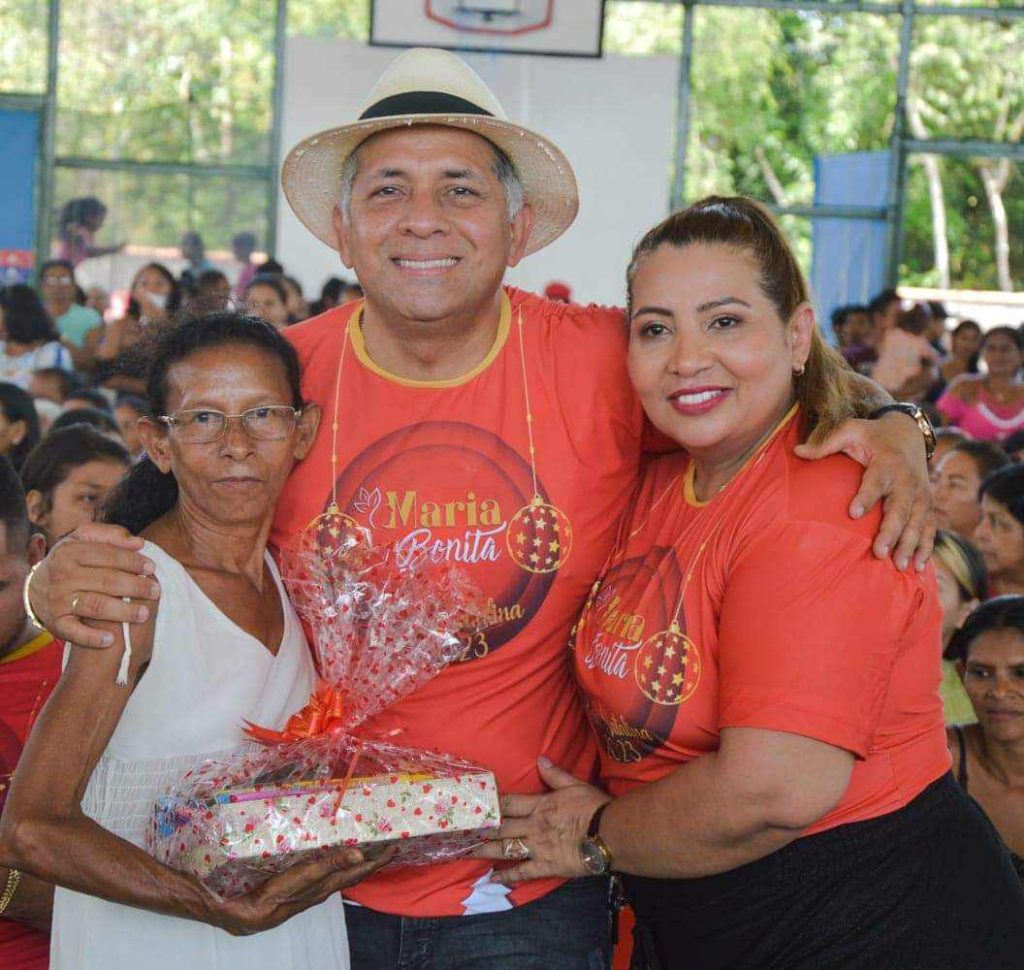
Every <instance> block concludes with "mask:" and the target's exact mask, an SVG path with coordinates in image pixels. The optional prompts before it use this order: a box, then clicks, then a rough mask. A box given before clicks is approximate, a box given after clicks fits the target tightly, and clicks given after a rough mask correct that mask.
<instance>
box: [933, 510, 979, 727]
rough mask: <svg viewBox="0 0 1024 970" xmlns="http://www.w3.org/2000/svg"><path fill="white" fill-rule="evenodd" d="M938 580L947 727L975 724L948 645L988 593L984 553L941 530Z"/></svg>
mask: <svg viewBox="0 0 1024 970" xmlns="http://www.w3.org/2000/svg"><path fill="white" fill-rule="evenodd" d="M934 561H935V578H936V580H937V581H938V585H939V602H940V603H941V604H942V650H943V654H942V655H943V657H944V658H945V659H944V660H943V662H942V671H943V673H942V688H941V692H942V710H943V714H944V716H945V719H946V723H947V724H973V723H974V722H975V721H976V720H977V717H976V716H975V714H974V708H973V707H971V701H970V698H969V697H968V696H967V694H966V693H965V692H964V685H963V683H962V682H961V680H960V675H959V674H958V673H957V671H956V666H955V664H954V663H953V660H954V657H953V656H952V655H951V654H950V653H949V643H950V641H951V640H952V639H953V634H954V633H956V631H957V629H959V627H960V625H961V624H962V623H963V621H964V619H965V618H966V617H967V615H968V614H969V613H970V612H971V610H973V609H974V608H975V607H976V606H977V605H978V604H979V603H981V602H982V600H984V599H985V597H986V596H987V595H988V594H987V589H988V574H987V572H986V570H985V561H984V559H982V558H981V553H980V552H978V550H977V549H975V547H974V546H972V545H971V544H970V543H969V542H968V541H967V540H966V539H965V538H963V536H958V535H957V534H956V533H955V532H947V531H946V530H945V529H939V531H938V533H936V536H935V552H934Z"/></svg>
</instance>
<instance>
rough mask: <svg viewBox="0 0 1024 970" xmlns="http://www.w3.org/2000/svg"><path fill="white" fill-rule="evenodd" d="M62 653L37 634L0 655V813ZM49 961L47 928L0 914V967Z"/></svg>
mask: <svg viewBox="0 0 1024 970" xmlns="http://www.w3.org/2000/svg"><path fill="white" fill-rule="evenodd" d="M63 657H64V645H63V644H62V643H61V642H60V641H58V640H54V639H53V637H52V636H50V634H49V633H40V634H39V636H37V637H36V638H35V639H33V640H30V641H29V642H28V643H26V644H25V645H24V646H23V647H19V648H18V649H17V650H15V651H14V652H13V653H11V654H8V655H7V656H6V657H4V658H3V659H2V660H0V698H2V703H0V815H2V814H3V810H4V801H5V799H6V796H7V789H8V788H9V787H10V783H11V776H12V775H13V774H14V769H15V768H16V767H17V764H18V759H19V758H21V751H22V748H23V747H24V745H25V741H26V739H27V738H28V735H29V732H30V731H31V730H32V725H33V724H34V723H35V720H36V718H37V717H38V716H39V712H40V711H41V710H42V707H43V705H44V704H45V703H46V701H47V699H48V698H49V696H50V694H51V693H52V692H53V688H54V687H55V686H56V685H57V680H58V678H59V677H60V672H61V663H62V661H63ZM2 888H3V887H2V886H0V890H2ZM49 963H50V937H49V936H48V935H47V934H46V933H40V932H39V930H34V929H32V927H30V926H25V924H24V923H18V922H16V921H15V920H10V919H3V918H2V917H0V967H3V968H4V970H45V968H46V967H47V966H49Z"/></svg>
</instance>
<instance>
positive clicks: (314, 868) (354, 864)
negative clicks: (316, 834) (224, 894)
mask: <svg viewBox="0 0 1024 970" xmlns="http://www.w3.org/2000/svg"><path fill="white" fill-rule="evenodd" d="M394 854H395V850H394V848H391V849H388V850H387V851H385V852H383V853H381V854H379V855H375V856H374V857H373V858H368V857H367V856H366V855H364V854H363V853H362V852H361V851H360V850H359V849H353V848H340V847H339V848H335V849H329V850H326V851H325V852H324V853H323V854H322V855H317V856H316V857H314V858H311V859H308V860H305V861H303V862H299V863H297V864H296V865H294V866H292V867H291V868H290V869H287V870H285V871H284V872H282V873H279V874H278V875H276V876H271V877H270V878H269V879H268V880H267V881H266V882H265V883H264V884H263V885H262V886H260V887H259V888H258V889H253V890H252V891H251V892H248V893H245V894H243V895H241V896H235V897H233V898H231V899H225V900H219V901H216V902H213V903H211V907H212V913H211V918H210V920H209V922H211V923H212V924H213V925H215V926H219V927H220V928H221V929H223V930H225V931H227V932H228V933H230V934H231V935H232V936H251V935H252V934H253V933H261V932H263V931H264V930H269V929H273V928H274V927H275V926H280V925H281V923H284V922H285V921H286V920H289V919H291V918H292V917H293V916H297V915H298V914H299V913H301V912H303V911H304V910H307V909H309V908H310V907H311V906H317V905H319V904H320V903H322V902H324V901H325V900H326V899H329V898H330V897H331V896H333V895H334V894H335V893H336V892H339V891H340V890H342V889H347V888H348V887H349V886H354V885H355V884H356V883H358V882H360V881H361V880H363V879H365V878H366V877H367V876H368V875H370V873H372V872H376V871H377V870H378V869H380V868H381V867H382V866H384V865H386V864H387V863H388V862H390V861H391V859H392V858H393V857H394Z"/></svg>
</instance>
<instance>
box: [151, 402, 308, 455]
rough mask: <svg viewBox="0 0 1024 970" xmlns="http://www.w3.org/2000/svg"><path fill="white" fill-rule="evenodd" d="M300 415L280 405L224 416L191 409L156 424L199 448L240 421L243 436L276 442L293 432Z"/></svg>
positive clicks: (163, 416) (216, 412)
mask: <svg viewBox="0 0 1024 970" xmlns="http://www.w3.org/2000/svg"><path fill="white" fill-rule="evenodd" d="M301 415H302V411H301V410H297V409H296V408H290V407H287V406H286V405H284V404H267V405H264V406H262V407H258V408H248V409H247V410H245V411H243V412H242V413H241V414H225V413H224V412H223V411H211V410H209V409H206V408H203V409H195V410H189V411H175V412H174V414H161V415H160V420H161V421H162V422H163V423H164V424H166V425H167V426H168V427H169V428H173V429H174V432H175V434H176V435H177V436H178V438H179V439H180V440H181V441H184V442H186V443H188V444H194V445H200V444H207V443H208V442H211V441H217V440H218V439H220V438H221V437H223V435H224V433H225V432H226V431H227V429H228V422H229V421H233V420H234V419H235V418H240V419H241V421H242V427H243V428H244V429H245V433H246V434H247V435H248V436H249V437H250V438H254V439H256V440H257V441H280V440H281V439H282V438H287V437H288V435H290V434H291V433H292V432H293V431H294V430H295V424H296V422H297V421H298V420H299V417H300V416H301Z"/></svg>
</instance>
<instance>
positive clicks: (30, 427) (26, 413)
mask: <svg viewBox="0 0 1024 970" xmlns="http://www.w3.org/2000/svg"><path fill="white" fill-rule="evenodd" d="M39 435H40V432H39V416H38V414H37V413H36V409H35V406H34V405H33V402H32V398H31V397H30V396H29V393H28V392H27V391H25V390H22V388H20V387H18V385H17V384H9V383H7V382H4V381H0V455H6V456H7V457H8V458H9V459H10V461H11V464H12V465H14V469H15V471H17V470H19V469H20V468H21V463H22V462H23V461H24V460H25V456H26V455H27V454H28V453H29V452H30V451H31V450H32V449H33V448H35V446H36V445H37V444H38V443H39Z"/></svg>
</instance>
